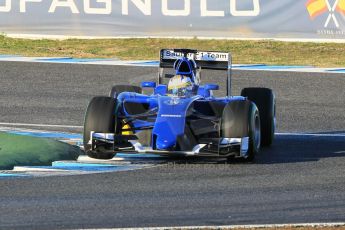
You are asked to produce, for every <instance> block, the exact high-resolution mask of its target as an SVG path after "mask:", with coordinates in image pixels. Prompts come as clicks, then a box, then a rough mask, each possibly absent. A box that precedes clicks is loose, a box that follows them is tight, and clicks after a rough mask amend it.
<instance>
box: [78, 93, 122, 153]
mask: <svg viewBox="0 0 345 230" xmlns="http://www.w3.org/2000/svg"><path fill="white" fill-rule="evenodd" d="M115 107H116V100H115V99H114V98H111V97H94V98H93V99H92V100H91V101H90V103H89V106H88V108H87V110H86V114H85V119H84V135H83V143H84V150H85V153H86V154H87V155H88V156H89V157H91V158H95V159H111V158H113V157H114V156H115V153H112V152H109V150H108V151H107V149H98V150H92V149H91V143H90V133H91V132H92V131H94V132H99V133H114V132H115Z"/></svg>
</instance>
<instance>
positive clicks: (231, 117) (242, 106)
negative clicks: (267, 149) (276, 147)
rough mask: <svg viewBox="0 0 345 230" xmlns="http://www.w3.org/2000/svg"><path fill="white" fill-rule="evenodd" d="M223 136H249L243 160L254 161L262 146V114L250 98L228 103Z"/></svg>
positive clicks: (223, 124) (223, 120) (225, 109)
mask: <svg viewBox="0 0 345 230" xmlns="http://www.w3.org/2000/svg"><path fill="white" fill-rule="evenodd" d="M221 137H222V138H243V137H248V138H249V143H248V151H247V155H246V157H245V158H243V160H244V161H246V162H251V161H253V160H254V158H255V155H256V154H257V153H258V152H259V151H260V146H261V132H260V114H259V110H258V108H257V107H256V105H255V104H254V103H253V102H251V101H249V100H245V101H233V102H230V103H228V104H227V105H226V106H225V108H224V111H223V115H222V122H221Z"/></svg>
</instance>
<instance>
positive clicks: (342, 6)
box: [336, 0, 345, 14]
mask: <svg viewBox="0 0 345 230" xmlns="http://www.w3.org/2000/svg"><path fill="white" fill-rule="evenodd" d="M336 10H337V11H338V12H339V13H341V14H345V0H339V2H338V5H337V9H336Z"/></svg>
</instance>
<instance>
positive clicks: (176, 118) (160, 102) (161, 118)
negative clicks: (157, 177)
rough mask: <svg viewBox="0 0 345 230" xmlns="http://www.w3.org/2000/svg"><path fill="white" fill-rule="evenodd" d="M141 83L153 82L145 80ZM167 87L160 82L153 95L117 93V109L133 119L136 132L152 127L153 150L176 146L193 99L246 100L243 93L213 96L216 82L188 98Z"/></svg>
mask: <svg viewBox="0 0 345 230" xmlns="http://www.w3.org/2000/svg"><path fill="white" fill-rule="evenodd" d="M142 85H150V84H148V83H147V82H145V83H143V84H142ZM166 89H167V86H166V85H158V86H157V87H156V88H155V89H154V93H153V94H152V95H144V94H137V93H129V92H124V93H121V94H120V95H119V96H118V97H117V103H118V105H119V106H118V108H117V111H116V113H117V114H119V115H120V116H121V118H124V119H129V120H131V122H130V125H131V127H132V130H133V132H134V134H138V133H140V132H141V131H142V129H145V128H152V134H151V135H152V136H151V143H150V144H151V145H150V147H151V148H152V149H154V150H166V151H173V150H175V147H176V144H177V139H178V137H180V136H182V135H184V133H185V125H186V119H187V116H188V114H187V112H188V111H189V110H190V107H191V105H192V104H193V103H195V102H219V103H220V104H224V105H225V104H227V103H228V102H230V101H233V100H245V98H244V97H223V98H216V97H213V96H212V92H211V89H218V86H217V85H214V84H212V85H203V86H200V87H199V90H198V94H197V95H195V96H192V97H185V98H183V97H173V96H168V95H166ZM126 103H135V105H137V106H139V105H143V104H144V105H146V110H147V111H146V112H145V113H143V114H133V113H130V112H129V111H127V110H126V106H125V105H126ZM148 118H150V119H148Z"/></svg>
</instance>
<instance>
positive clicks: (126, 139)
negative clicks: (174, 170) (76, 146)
mask: <svg viewBox="0 0 345 230" xmlns="http://www.w3.org/2000/svg"><path fill="white" fill-rule="evenodd" d="M231 66H232V63H231V55H230V54H229V53H222V52H204V51H196V50H190V49H174V50H166V49H165V50H161V52H160V67H159V76H158V81H157V82H142V84H141V87H138V86H132V85H116V86H114V87H113V88H112V90H111V92H110V96H109V97H95V98H93V99H92V100H91V102H90V104H89V106H88V108H87V111H86V115H85V122H84V148H85V152H86V153H87V155H88V156H90V157H92V158H96V159H111V158H112V157H114V156H115V154H116V153H151V154H159V155H164V156H173V155H180V156H218V157H224V158H225V157H226V158H234V157H237V158H242V159H244V160H245V161H252V160H253V159H254V157H255V155H256V154H257V153H258V152H259V150H260V148H261V146H270V145H271V144H272V142H273V139H274V133H275V97H274V94H273V92H272V90H270V89H267V88H245V89H243V90H242V93H241V96H231ZM168 69H170V70H172V71H173V73H172V74H165V70H168ZM201 70H223V71H226V73H227V83H226V91H227V95H226V96H224V97H215V96H214V95H213V91H215V90H219V86H218V85H217V84H204V85H202V84H200V81H201V79H200V78H201V77H200V76H201V75H200V72H201ZM164 81H167V83H166V84H165V83H164ZM143 88H152V91H153V93H152V94H151V93H150V94H149V95H147V94H143V93H142V89H143ZM146 91H147V90H146Z"/></svg>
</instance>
